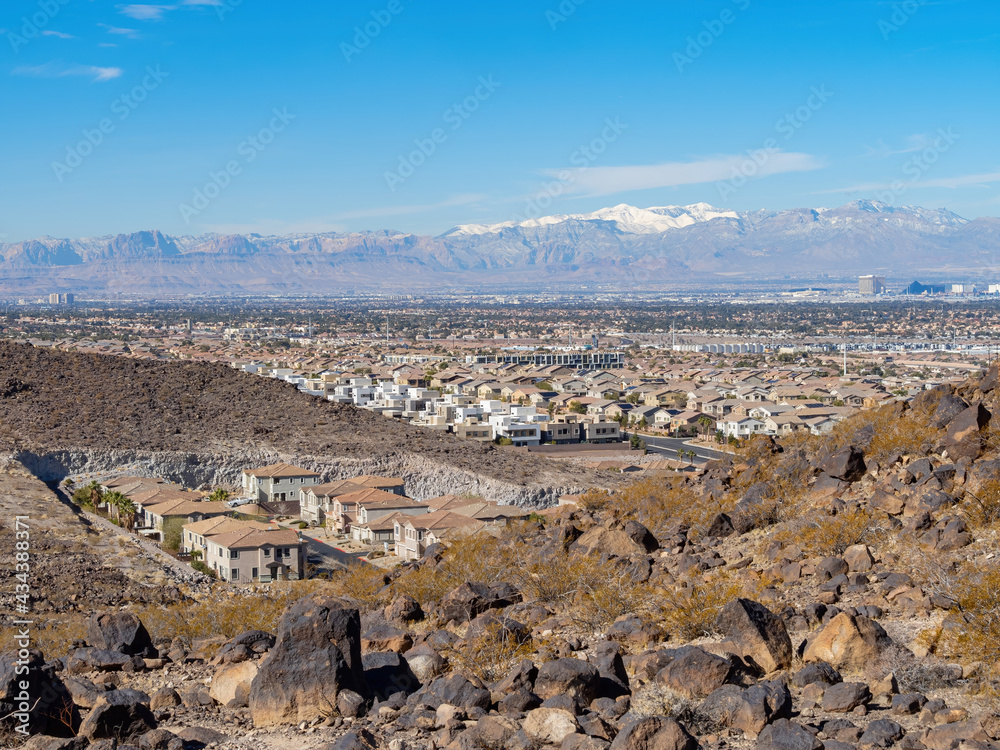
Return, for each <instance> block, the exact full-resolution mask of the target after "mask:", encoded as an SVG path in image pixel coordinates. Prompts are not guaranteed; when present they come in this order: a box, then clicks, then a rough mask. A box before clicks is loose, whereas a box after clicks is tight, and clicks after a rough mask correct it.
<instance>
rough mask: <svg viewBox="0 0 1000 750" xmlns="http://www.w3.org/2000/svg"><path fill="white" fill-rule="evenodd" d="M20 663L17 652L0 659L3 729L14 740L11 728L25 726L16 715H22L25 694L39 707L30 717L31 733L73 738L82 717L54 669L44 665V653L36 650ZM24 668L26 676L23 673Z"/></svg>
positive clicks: (0, 703) (34, 708)
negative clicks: (8, 732) (7, 731)
mask: <svg viewBox="0 0 1000 750" xmlns="http://www.w3.org/2000/svg"><path fill="white" fill-rule="evenodd" d="M9 632H10V631H9ZM18 660H19V656H18V654H17V653H16V652H10V653H7V654H4V655H2V656H0V717H3V718H2V719H0V721H2V722H3V725H4V728H9V729H11V730H12V731H11V736H12V737H16V736H17V735H14V734H13V726H12V725H14V724H15V723H16V724H17V725H20V724H21V723H22V722H21V720H20V719H21V717H18V716H17V715H16V714H17V713H18V712H20V711H21V704H22V702H23V701H24V698H23V696H22V692H23V693H27V695H28V696H29V697H30V700H31V702H32V703H34V702H35V701H37V703H38V705H36V706H34V707H33V710H32V711H31V712H30V714H29V716H28V721H27V724H28V730H29V732H31V733H33V734H46V735H49V736H50V737H67V736H72V735H73V734H74V730H76V728H77V727H79V725H80V714H79V712H78V711H77V709H76V707H75V706H74V705H73V699H72V696H71V694H70V692H69V690H67V689H66V686H65V685H64V684H63V682H62V680H61V679H60V678H59V676H58V675H57V674H56V672H55V670H54V669H53V667H52V666H51V665H47V664H46V663H45V657H44V656H43V655H42V652H41V651H37V650H34V649H32V650H30V651H29V652H28V656H27V659H25V660H23V661H22V663H19V662H18ZM25 668H27V673H24V672H23V670H24V669H25ZM22 683H27V684H26V685H24V684H22Z"/></svg>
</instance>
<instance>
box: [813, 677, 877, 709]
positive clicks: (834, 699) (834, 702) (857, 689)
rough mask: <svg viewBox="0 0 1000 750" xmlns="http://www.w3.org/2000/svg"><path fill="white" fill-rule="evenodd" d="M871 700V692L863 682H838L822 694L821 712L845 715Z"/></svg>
mask: <svg viewBox="0 0 1000 750" xmlns="http://www.w3.org/2000/svg"><path fill="white" fill-rule="evenodd" d="M871 699H872V694H871V691H870V690H869V689H868V686H867V685H865V684H864V683H863V682H838V683H837V684H836V685H830V686H829V687H827V688H826V690H825V691H824V692H823V704H822V705H823V710H824V711H829V712H830V713H847V712H848V711H853V710H854V709H855V708H857V707H858V706H863V705H865V704H866V703H868V701H870V700H871Z"/></svg>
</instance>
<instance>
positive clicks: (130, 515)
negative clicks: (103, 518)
mask: <svg viewBox="0 0 1000 750" xmlns="http://www.w3.org/2000/svg"><path fill="white" fill-rule="evenodd" d="M122 498H123V499H122V500H121V501H120V504H119V506H118V512H119V514H120V515H121V518H122V526H123V527H124V528H125V529H127V530H128V531H132V530H133V529H134V528H135V517H136V514H137V513H138V512H139V509H138V508H137V507H136V506H135V503H133V502H132V498H130V497H126V496H125V495H122Z"/></svg>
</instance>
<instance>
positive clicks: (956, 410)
mask: <svg viewBox="0 0 1000 750" xmlns="http://www.w3.org/2000/svg"><path fill="white" fill-rule="evenodd" d="M968 408H969V403H968V401H966V400H965V399H963V398H961V397H959V396H956V395H955V394H953V393H944V394H942V396H941V398H940V400H939V401H938V403H937V407H936V408H935V409H934V413H933V414H932V415H931V419H930V423H931V426H932V427H934V428H935V429H938V430H940V429H941V428H942V427H946V426H947V425H948V424H949V423H951V421H952V420H953V419H955V417H957V416H958V415H959V414H961V413H962V412H963V411H965V410H966V409H968Z"/></svg>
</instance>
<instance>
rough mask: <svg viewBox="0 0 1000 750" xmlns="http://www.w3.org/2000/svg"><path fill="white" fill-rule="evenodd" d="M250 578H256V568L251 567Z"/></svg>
mask: <svg viewBox="0 0 1000 750" xmlns="http://www.w3.org/2000/svg"><path fill="white" fill-rule="evenodd" d="M250 578H252V579H256V578H257V568H253V569H252V570H251V571H250Z"/></svg>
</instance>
